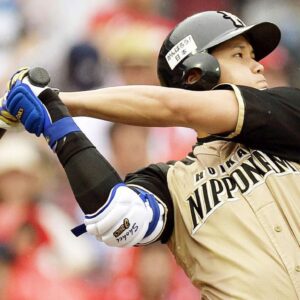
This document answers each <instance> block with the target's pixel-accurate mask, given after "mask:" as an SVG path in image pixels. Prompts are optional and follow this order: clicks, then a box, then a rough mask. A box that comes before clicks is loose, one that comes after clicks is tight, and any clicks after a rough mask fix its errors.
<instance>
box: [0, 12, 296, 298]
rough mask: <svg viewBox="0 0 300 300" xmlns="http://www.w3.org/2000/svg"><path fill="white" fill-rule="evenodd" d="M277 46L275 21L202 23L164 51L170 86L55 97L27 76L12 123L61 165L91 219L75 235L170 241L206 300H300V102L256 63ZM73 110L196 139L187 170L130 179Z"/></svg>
mask: <svg viewBox="0 0 300 300" xmlns="http://www.w3.org/2000/svg"><path fill="white" fill-rule="evenodd" d="M279 40H280V30H279V29H278V27H277V26H276V25H274V24H272V23H268V22H263V23H259V24H256V25H252V26H247V25H245V24H244V23H243V22H242V21H241V20H240V19H239V18H238V17H236V16H234V15H232V14H230V13H227V12H223V11H209V12H203V13H199V14H196V15H193V16H191V17H189V18H187V19H185V20H184V21H182V22H181V23H179V24H178V25H177V26H176V27H175V28H174V29H173V30H172V32H171V33H170V34H169V35H168V37H167V38H166V39H165V41H164V43H163V45H162V47H161V51H160V54H159V58H158V76H159V78H160V81H161V83H162V85H163V87H156V86H125V87H113V88H105V89H100V90H95V91H89V92H75V93H63V92H60V93H59V94H57V93H56V92H54V91H52V90H51V89H50V88H47V87H46V88H40V87H37V86H35V85H32V84H30V83H29V82H28V80H27V77H26V74H27V73H26V72H28V70H27V71H26V69H25V70H23V71H21V72H19V73H17V74H16V75H15V76H14V77H13V80H12V82H13V83H12V84H11V88H10V90H9V92H8V95H7V96H6V97H5V98H4V101H3V103H2V111H5V112H9V113H10V114H11V115H12V116H14V117H16V118H17V119H18V120H20V122H21V123H22V124H23V125H24V127H25V128H26V130H27V131H29V132H31V133H34V134H36V135H37V136H39V135H41V134H43V135H44V136H45V137H46V139H47V141H48V143H49V145H50V147H51V148H52V149H53V151H54V152H55V153H56V154H57V155H58V158H59V160H60V162H61V163H62V165H63V167H64V169H65V171H66V174H67V176H68V179H69V181H70V184H71V186H72V189H73V191H74V195H75V197H76V200H77V202H78V204H79V205H80V207H81V209H82V210H83V212H84V214H85V218H84V225H82V226H80V227H78V228H77V229H76V230H74V232H75V233H76V234H80V233H82V232H84V231H85V230H86V231H87V232H88V233H89V234H91V235H94V236H95V237H96V238H97V239H98V240H99V241H102V242H104V243H106V244H107V245H110V246H116V247H130V246H135V245H138V246H140V245H146V244H149V243H153V242H155V241H157V240H160V241H161V242H162V243H167V244H168V246H169V248H170V250H171V251H172V253H173V254H174V256H175V258H176V260H177V262H178V264H179V265H181V266H182V268H183V269H184V271H185V272H186V273H187V275H188V276H189V278H190V279H191V281H192V282H193V283H194V285H195V286H197V287H199V289H201V292H202V293H201V294H202V298H203V299H251V300H252V299H268V300H269V299H289V300H292V299H300V251H299V250H300V248H299V247H300V201H299V199H300V133H299V128H300V119H299V115H300V101H299V99H300V91H299V90H298V89H294V88H289V87H278V88H270V89H269V88H268V84H267V82H266V80H265V77H264V74H263V72H264V68H263V66H262V65H261V64H260V63H259V60H260V59H262V58H263V57H265V56H266V55H268V54H269V53H270V52H271V51H272V50H273V49H274V48H276V46H277V45H278V43H279ZM67 107H68V109H69V111H70V113H71V114H72V115H86V116H91V117H97V118H101V119H105V120H110V121H115V122H123V123H129V124H135V125H143V126H183V127H190V128H193V129H194V130H196V132H197V134H198V140H197V143H196V145H195V146H194V147H193V150H192V152H191V153H189V154H188V155H187V156H186V157H185V158H184V159H182V160H181V161H173V162H168V163H158V164H152V165H149V166H146V167H145V168H143V169H140V170H138V171H136V172H134V173H132V174H128V175H127V177H126V179H125V180H124V181H122V180H121V179H120V177H119V176H118V174H117V173H116V171H115V170H114V169H113V168H112V166H111V165H110V164H109V163H108V162H107V161H106V160H105V159H104V157H102V156H101V154H99V153H98V152H97V151H96V150H95V148H94V147H93V145H92V144H91V143H90V142H89V140H88V139H87V138H86V137H85V136H84V134H83V133H82V132H81V131H80V129H79V128H78V127H77V126H76V125H75V123H74V122H73V120H72V117H71V114H70V113H69V111H68V109H67ZM178 142H179V143H180V141H178ZM153 263H154V264H155V262H153ZM158 267H159V266H158Z"/></svg>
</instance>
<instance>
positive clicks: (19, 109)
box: [3, 67, 51, 136]
mask: <svg viewBox="0 0 300 300" xmlns="http://www.w3.org/2000/svg"><path fill="white" fill-rule="evenodd" d="M49 81H50V77H49V75H48V73H47V72H46V71H45V70H44V69H41V68H34V69H29V68H27V67H26V68H21V69H19V70H18V71H17V72H16V73H15V74H14V75H13V76H12V77H11V79H10V81H9V83H8V91H7V94H6V97H5V100H4V102H3V103H4V104H5V109H6V111H9V113H10V115H12V116H13V117H14V118H15V119H14V121H15V120H18V121H20V122H21V123H22V124H23V125H24V127H25V129H26V130H27V131H29V132H30V133H35V134H36V135H37V136H40V134H41V133H42V130H43V128H44V126H45V123H47V121H48V122H51V120H50V116H49V114H48V113H47V110H46V109H45V107H44V105H43V104H42V103H41V102H40V101H39V99H38V98H37V97H38V96H39V95H40V94H41V93H42V92H43V91H44V90H46V89H47V88H48V83H49Z"/></svg>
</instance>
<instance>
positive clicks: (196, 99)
mask: <svg viewBox="0 0 300 300" xmlns="http://www.w3.org/2000/svg"><path fill="white" fill-rule="evenodd" d="M60 98H61V99H62V101H63V102H64V103H65V104H66V105H67V107H68V109H69V111H70V112H71V114H72V115H73V116H89V117H95V118H99V119H103V120H108V121H113V122H120V123H127V124H132V125H140V126H183V127H191V128H194V129H196V130H197V129H199V130H203V131H206V132H208V133H215V132H225V131H230V130H233V129H234V127H235V124H236V119H237V111H238V107H237V106H238V105H237V101H236V98H235V95H234V93H233V92H231V91H210V92H194V91H187V90H182V89H174V88H164V87H159V86H123V87H112V88H104V89H99V90H94V91H87V92H74V93H60ZM224 103H226V105H224Z"/></svg>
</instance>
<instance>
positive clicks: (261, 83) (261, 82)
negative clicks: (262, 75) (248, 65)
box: [257, 79, 268, 89]
mask: <svg viewBox="0 0 300 300" xmlns="http://www.w3.org/2000/svg"><path fill="white" fill-rule="evenodd" d="M257 85H258V88H259V89H267V88H268V83H267V81H266V80H265V79H262V80H259V81H257Z"/></svg>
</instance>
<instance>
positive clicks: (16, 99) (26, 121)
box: [6, 68, 80, 150]
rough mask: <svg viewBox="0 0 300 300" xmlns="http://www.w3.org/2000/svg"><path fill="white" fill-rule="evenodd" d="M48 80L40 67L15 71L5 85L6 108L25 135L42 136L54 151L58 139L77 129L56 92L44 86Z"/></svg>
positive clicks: (45, 72) (46, 74)
mask: <svg viewBox="0 0 300 300" xmlns="http://www.w3.org/2000/svg"><path fill="white" fill-rule="evenodd" d="M49 81H50V77H49V75H48V73H47V71H46V70H44V69H42V68H34V69H28V68H24V69H21V70H19V71H18V72H17V73H15V74H14V76H13V77H12V78H11V81H10V83H9V91H8V94H7V100H6V107H7V110H8V111H9V113H10V114H11V115H13V116H14V117H15V118H17V119H18V120H19V121H20V122H21V123H22V124H23V125H24V127H25V129H26V130H27V131H28V132H30V133H34V134H35V135H36V136H40V135H41V134H43V135H44V137H45V138H46V140H47V142H48V144H49V145H50V147H51V148H52V149H53V150H54V149H55V146H56V142H57V141H58V140H59V139H61V138H63V137H64V136H66V135H67V134H68V133H70V132H74V131H80V129H79V128H78V127H77V125H76V124H75V122H74V121H73V119H72V118H71V116H70V114H69V112H68V110H67V108H66V107H65V105H64V104H63V103H62V101H61V100H60V99H59V97H58V95H57V92H56V91H54V90H52V89H51V88H49V87H48V83H49Z"/></svg>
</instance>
